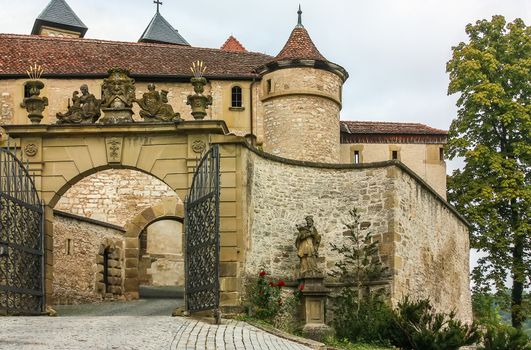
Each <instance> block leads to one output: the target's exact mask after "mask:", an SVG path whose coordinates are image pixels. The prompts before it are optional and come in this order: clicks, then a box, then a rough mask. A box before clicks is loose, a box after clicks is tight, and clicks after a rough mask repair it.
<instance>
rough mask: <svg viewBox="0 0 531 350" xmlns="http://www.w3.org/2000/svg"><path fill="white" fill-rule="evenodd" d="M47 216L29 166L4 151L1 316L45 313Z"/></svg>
mask: <svg viewBox="0 0 531 350" xmlns="http://www.w3.org/2000/svg"><path fill="white" fill-rule="evenodd" d="M43 213H44V211H43V207H42V204H41V202H40V200H39V196H38V194H37V191H36V190H35V182H34V180H33V179H32V178H31V176H30V174H29V172H28V165H27V164H25V165H24V164H23V163H22V162H21V161H20V160H19V159H18V158H17V157H16V150H15V149H12V148H10V147H9V146H8V147H7V148H2V147H0V314H4V315H5V314H8V315H34V314H40V313H42V312H43V311H44V310H43V308H44V305H45V304H44V283H43V282H44V254H43V242H44V240H43V222H44V221H43Z"/></svg>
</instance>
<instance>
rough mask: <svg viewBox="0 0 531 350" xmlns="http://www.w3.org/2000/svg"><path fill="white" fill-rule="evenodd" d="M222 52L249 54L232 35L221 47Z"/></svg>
mask: <svg viewBox="0 0 531 350" xmlns="http://www.w3.org/2000/svg"><path fill="white" fill-rule="evenodd" d="M220 50H224V51H236V52H247V50H246V49H245V47H243V45H242V44H241V43H240V42H239V41H238V39H236V38H235V37H233V36H232V35H231V36H229V38H228V39H227V41H225V43H224V44H223V45H222V46H221V48H220Z"/></svg>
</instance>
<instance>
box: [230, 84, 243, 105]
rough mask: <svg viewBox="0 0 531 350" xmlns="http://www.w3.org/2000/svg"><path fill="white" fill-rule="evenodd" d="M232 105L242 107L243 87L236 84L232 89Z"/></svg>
mask: <svg viewBox="0 0 531 350" xmlns="http://www.w3.org/2000/svg"><path fill="white" fill-rule="evenodd" d="M231 96H232V97H231V101H232V102H231V107H236V108H241V107H242V88H241V87H239V86H235V87H233V88H232V90H231Z"/></svg>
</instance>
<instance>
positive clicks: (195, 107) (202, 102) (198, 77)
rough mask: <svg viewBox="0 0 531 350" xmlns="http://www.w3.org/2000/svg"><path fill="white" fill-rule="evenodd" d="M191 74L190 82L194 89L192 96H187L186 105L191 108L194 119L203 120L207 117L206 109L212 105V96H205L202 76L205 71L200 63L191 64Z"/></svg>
mask: <svg viewBox="0 0 531 350" xmlns="http://www.w3.org/2000/svg"><path fill="white" fill-rule="evenodd" d="M190 69H191V70H192V74H193V75H194V76H193V77H192V79H190V82H191V83H192V85H193V87H194V92H195V94H194V95H188V101H187V102H186V104H187V105H190V106H192V116H193V117H194V119H204V118H205V116H206V115H207V112H206V109H207V108H208V106H210V105H212V96H210V95H209V96H205V95H203V92H204V91H205V85H206V84H207V80H206V78H205V77H203V75H204V74H205V71H206V66H205V64H204V63H203V62H202V61H197V62H193V63H192V67H191V68H190Z"/></svg>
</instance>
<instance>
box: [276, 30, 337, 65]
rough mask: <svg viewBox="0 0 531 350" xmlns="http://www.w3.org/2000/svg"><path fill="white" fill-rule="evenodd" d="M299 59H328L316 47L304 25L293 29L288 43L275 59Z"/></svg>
mask: <svg viewBox="0 0 531 350" xmlns="http://www.w3.org/2000/svg"><path fill="white" fill-rule="evenodd" d="M297 59H306V60H316V61H326V58H324V56H323V55H321V53H320V52H319V50H317V47H315V44H314V43H313V41H312V39H311V38H310V35H309V34H308V31H307V30H306V29H305V28H304V27H302V26H297V27H295V28H294V29H293V31H292V32H291V35H290V37H289V39H288V41H287V42H286V45H284V48H283V49H282V50H281V51H280V53H279V54H278V55H277V57H275V61H284V60H297Z"/></svg>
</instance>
